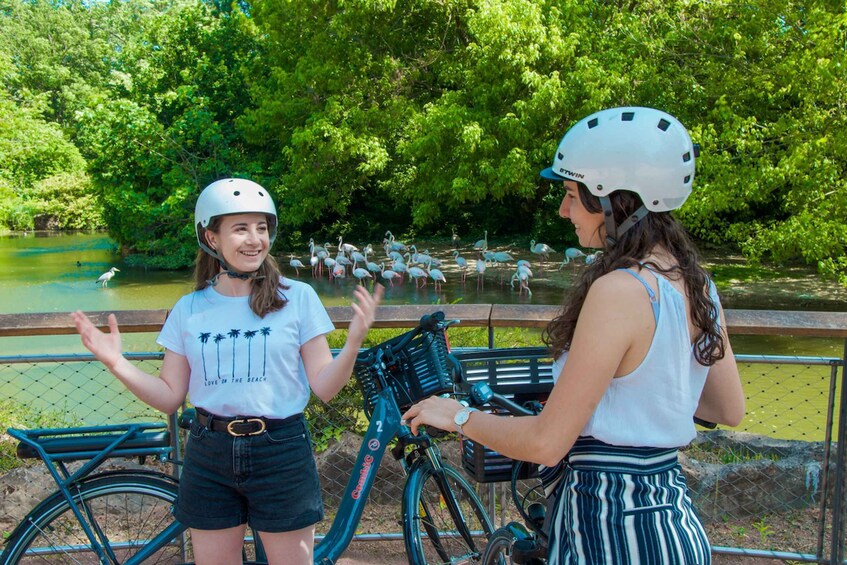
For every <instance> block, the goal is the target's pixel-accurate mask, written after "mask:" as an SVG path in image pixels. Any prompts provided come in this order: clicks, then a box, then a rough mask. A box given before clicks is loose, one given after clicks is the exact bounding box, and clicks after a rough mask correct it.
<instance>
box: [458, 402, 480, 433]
mask: <svg viewBox="0 0 847 565" xmlns="http://www.w3.org/2000/svg"><path fill="white" fill-rule="evenodd" d="M471 412H479V410H477V409H476V408H468V407H465V408H462V409H461V410H459V411H458V412H456V415H455V416H453V423H454V424H456V428H457V429H458V430H459V435H465V434H464V433H463V432H462V426H464V425H465V424H467V423H468V418H470V417H471Z"/></svg>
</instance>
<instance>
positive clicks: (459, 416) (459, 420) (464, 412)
mask: <svg viewBox="0 0 847 565" xmlns="http://www.w3.org/2000/svg"><path fill="white" fill-rule="evenodd" d="M470 415H471V413H470V411H469V410H468V409H467V408H462V409H461V410H459V411H458V412H457V413H456V417H455V418H453V421H454V422H455V423H456V425H458V426H461V425H462V424H464V423H465V422H467V421H468V417H469V416H470Z"/></svg>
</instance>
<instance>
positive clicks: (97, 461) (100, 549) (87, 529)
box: [7, 424, 186, 565]
mask: <svg viewBox="0 0 847 565" xmlns="http://www.w3.org/2000/svg"><path fill="white" fill-rule="evenodd" d="M164 427H165V425H164V424H127V425H112V426H92V427H84V428H75V429H74V432H76V433H79V434H83V435H84V434H86V433H88V434H94V433H103V432H123V433H122V434H120V435H119V436H118V437H116V438H115V439H114V440H112V441H111V443H109V445H108V446H106V447H105V448H103V449H99V450H98V451H97V453H96V454H93V453H92V452H90V451H76V452H68V453H64V454H62V455H61V456H58V455H57V456H53V455H50V454H49V453H47V450H46V449H45V448H44V447H43V446H42V445H41V444H40V443H39V442H38V441H36V440H34V439H32V438H33V437H36V438H40V437H45V436H47V437H49V436H59V435H65V434H67V430H66V429H42V430H30V431H26V432H25V431H21V430H15V429H9V430H7V431H8V434H9V435H10V436H12V437H14V438H15V439H17V440H19V441H20V442H22V443H23V444H25V445H28V446H29V447H32V448H33V449H35V450H36V451H37V452H38V455H39V456H40V457H41V459H42V461H44V464H45V465H46V467H47V470H48V471H49V472H50V474H51V475H52V477H53V480H54V481H55V482H56V485H57V486H58V487H59V492H61V493H62V496H64V497H65V499H66V500H67V501H68V503H69V504H70V507H71V510H72V511H73V513H74V516H76V519H77V521H78V522H79V524H80V526H81V527H82V530H83V532H84V533H85V535H86V536H87V537H88V540H89V542H91V547H92V549H93V550H94V551H95V552H96V553H97V557H98V559H99V560H100V563H103V564H109V563H115V562H117V558H116V557H115V554H114V552H112V549H111V547H110V546H109V544H108V543H107V542H106V540H104V539H103V534H102V532H101V531H100V530H99V528H97V531H96V532H95V528H93V527H92V525H91V524H92V521H91V517H90V512H89V510H88V508H86V507H85V506H84V505H82V504H80V503H78V502H77V499H76V498H75V497H74V495H73V493H72V492H71V488H72V487H73V485H74V484H75V483H77V482H79V481H81V480H83V479H85V477H87V476H89V475H90V474H91V472H92V471H93V470H94V469H96V468H97V467H98V466H100V465H101V464H102V463H103V462H104V461H106V459H108V458H109V457H112V456H114V455H120V456H132V455H139V456H142V455H160V456H164V455H166V454H168V453H170V452H171V448H170V447H162V448H149V447H147V448H137V449H133V448H130V449H127V448H122V447H121V446H123V445H124V444H125V443H126V442H127V441H128V440H129V439H130V438H132V437H134V436H135V435H136V434H138V433H139V432H142V431H144V430H154V429H162V428H164ZM92 455H93V456H92ZM89 457H90V459H89V460H88V461H87V462H86V463H85V464H84V465H82V467H80V468H79V469H77V470H76V472H74V473H70V471H68V468H67V467H66V466H65V464H64V461H65V460H74V459H87V458H89ZM57 468H58V470H57ZM81 506H82V509H81V508H80V507H81ZM83 511H85V514H86V516H83ZM185 530H186V528H185V526H183V525H182V524H180V523H179V522H177V521H174V522H173V523H172V524H171V525H170V526H168V527H167V528H166V529H165V530H163V531H162V532H160V533H159V534H158V535H157V536H156V537H154V538H153V539H152V540H150V541H148V542H147V543H146V544H145V545H144V547H143V548H142V549H141V550H139V551H138V553H136V554H135V555H134V556H132V558H130V559H128V560H127V561H126V562H125V564H124V565H138V564H140V563H142V562H143V561H144V560H146V559H147V558H149V557H150V556H152V555H153V554H154V553H155V552H156V551H158V550H159V549H161V548H162V547H163V546H165V545H166V544H167V543H169V542H170V540H172V539H173V538H175V537H176V536H178V535H179V534H181V533H182V532H184V531H185Z"/></svg>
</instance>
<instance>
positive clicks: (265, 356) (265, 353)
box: [259, 326, 271, 377]
mask: <svg viewBox="0 0 847 565" xmlns="http://www.w3.org/2000/svg"><path fill="white" fill-rule="evenodd" d="M259 332H260V333H261V334H262V376H263V377H264V376H265V368H266V367H267V365H268V336H269V335H270V333H271V329H270V328H269V327H267V326H265V327H264V328H262V329H261V330H259Z"/></svg>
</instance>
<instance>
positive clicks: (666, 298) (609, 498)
mask: <svg viewBox="0 0 847 565" xmlns="http://www.w3.org/2000/svg"><path fill="white" fill-rule="evenodd" d="M696 151H697V149H696V148H695V146H694V145H693V144H692V142H691V138H690V137H689V135H688V132H687V131H686V130H685V128H684V127H683V126H682V124H681V123H680V122H679V121H678V120H677V119H675V118H674V117H673V116H670V115H669V114H667V113H665V112H661V111H659V110H654V109H651V108H637V107H628V108H612V109H609V110H603V111H600V112H597V113H594V114H592V115H590V116H588V117H586V118H584V119H582V120H580V121H579V122H578V123H576V124H575V125H574V126H573V127H572V128H571V129H570V130H568V132H567V133H566V134H565V136H564V137H563V138H562V141H561V142H560V144H559V147H558V149H557V151H556V155H555V157H554V159H553V166H552V167H550V168H547V169H545V170H544V171H542V173H541V175H542V176H543V177H545V178H547V179H550V180H553V181H558V182H563V183H564V188H565V197H564V199H563V200H562V204H561V206H560V208H559V214H560V215H561V216H562V217H563V218H567V219H568V220H570V221H571V223H572V224H573V225H574V228H575V229H576V235H577V237H578V238H579V243H580V245H581V246H583V247H593V248H597V249H602V250H603V253H602V254H600V255H599V256H597V258H596V259H595V260H594V261H593V262H592V263H591V264H590V265H586V267H585V269H584V271H583V272H582V274H581V276H580V277H579V278H578V280H577V281H576V282H575V283H574V286H573V288H572V290H571V293H570V296H569V297H568V301H567V302H566V304H565V306H564V308H563V310H562V312H561V314H560V315H559V316H557V317H556V318H555V319H554V320H553V321H552V322H551V323H550V324H549V326H548V327H547V331H546V333H545V342H546V343H547V344H548V345H549V346H550V348H551V350H552V352H553V354H554V356H555V357H556V358H557V362H556V364H555V367H554V373H555V374H556V377H557V383H556V384H555V386H554V387H553V391H552V393H551V395H550V398H549V400H548V401H547V404H546V405H545V408H544V410H543V411H542V413H541V414H540V415H538V416H534V417H526V418H503V417H498V416H494V415H490V414H485V413H482V412H478V411H472V410H471V409H468V408H463V407H462V406H461V405H460V404H459V403H458V402H456V401H455V400H450V399H442V398H432V399H428V400H425V401H423V402H421V403H419V404H417V405H415V406H413V407H412V408H410V409H409V410H408V412H407V413H406V414H404V415H403V418H405V419H407V420H410V421H411V426H412V429H413V430H416V429H417V428H418V426H420V425H422V424H428V425H432V426H436V427H438V428H441V429H445V430H457V429H458V430H459V431H460V432H461V433H462V434H463V435H465V436H467V437H469V438H471V439H474V440H476V441H477V442H479V443H482V444H484V445H486V446H489V447H490V448H492V449H494V450H496V451H498V452H500V453H502V454H504V455H507V456H509V457H513V458H515V459H521V460H526V461H534V462H536V463H541V464H543V465H546V466H548V467H560V468H561V469H562V475H561V478H560V480H559V482H558V484H557V486H556V489H555V497H556V504H555V506H554V508H553V511H552V515H550V516H548V517H547V519H548V520H550V521H551V523H550V532H551V535H550V545H549V553H550V555H549V563H551V564H576V563H585V564H591V565H603V564H616V565H617V564H621V565H622V564H629V563H662V564H664V565H669V564H686V565H691V564H701V565H702V564H706V563H710V559H711V557H710V548H709V542H708V539H707V538H706V534H705V532H704V530H703V527H702V525H701V523H700V521H699V519H698V518H697V515H696V513H695V512H694V510H693V508H692V506H691V500H690V497H689V496H688V492H687V489H686V485H685V480H684V477H683V476H682V473H681V470H680V467H679V463H678V462H677V449H678V448H679V447H682V446H684V445H686V444H688V443H689V442H690V441H691V440H692V439H693V438H694V437H695V435H696V431H695V428H694V423H693V417H694V416H695V415H696V416H697V417H699V418H702V419H703V420H707V421H711V422H716V423H721V424H727V425H730V426H735V425H738V424H739V423H740V421H741V419H742V418H743V415H744V393H743V391H742V389H741V383H740V379H739V376H738V368H737V367H736V365H735V361H734V358H733V354H732V348H731V346H730V344H729V339H728V337H727V334H726V330H725V324H724V319H723V312H722V310H721V306H720V302H719V300H718V297H717V293H716V292H715V288H714V285H713V284H712V283H711V281H710V280H709V277H708V275H707V273H706V271H705V270H704V269H703V268H702V267H701V266H700V265H699V264H698V263H697V253H696V250H695V248H694V246H693V244H692V243H691V242H690V240H689V238H688V236H687V235H686V234H685V231H684V230H683V228H682V227H681V226H680V225H679V223H678V222H677V221H676V220H675V219H674V218H673V216H672V215H671V214H670V211H671V210H674V209H676V208H679V207H680V206H682V204H683V203H684V202H685V200H686V198H687V197H688V195H689V194H690V193H691V185H692V181H693V180H694V161H695V157H696Z"/></svg>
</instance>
